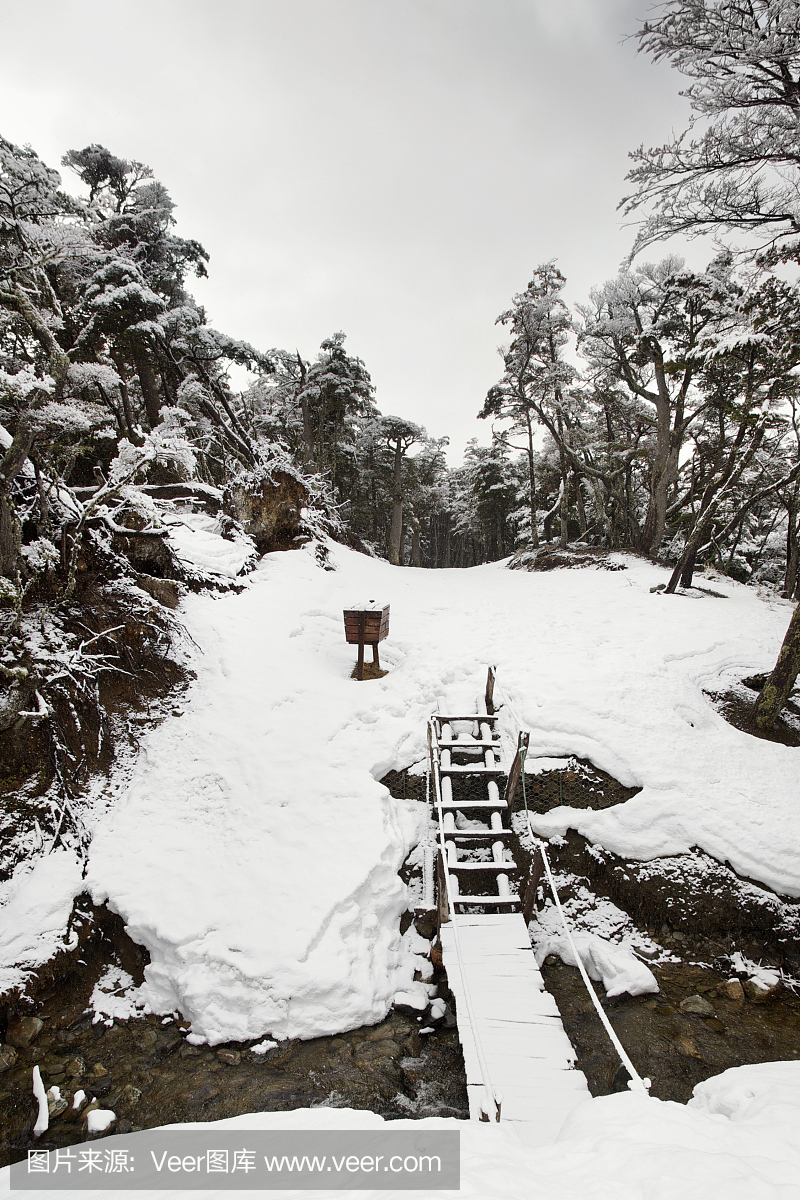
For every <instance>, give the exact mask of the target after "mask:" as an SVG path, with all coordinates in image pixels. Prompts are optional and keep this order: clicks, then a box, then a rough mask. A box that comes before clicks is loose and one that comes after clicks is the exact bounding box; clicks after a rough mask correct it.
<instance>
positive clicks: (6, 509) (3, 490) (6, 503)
mask: <svg viewBox="0 0 800 1200" xmlns="http://www.w3.org/2000/svg"><path fill="white" fill-rule="evenodd" d="M32 445H33V433H32V431H31V428H30V422H29V421H26V419H25V414H23V417H22V418H21V420H20V422H19V426H18V428H17V432H16V434H15V436H14V440H13V441H12V443H11V445H10V446H9V448H8V450H7V451H6V452H5V454H4V455H3V458H2V461H0V575H5V576H7V577H8V578H9V579H13V577H14V574H15V572H16V569H17V559H18V557H19V546H20V533H21V529H20V523H19V519H18V517H17V514H16V511H15V509H14V502H13V500H12V499H11V495H10V490H11V484H12V483H13V481H14V480H15V479H16V477H17V475H18V474H19V472H20V471H21V470H22V468H23V465H24V463H25V460H26V458H27V457H28V451H29V450H30V448H31V446H32Z"/></svg>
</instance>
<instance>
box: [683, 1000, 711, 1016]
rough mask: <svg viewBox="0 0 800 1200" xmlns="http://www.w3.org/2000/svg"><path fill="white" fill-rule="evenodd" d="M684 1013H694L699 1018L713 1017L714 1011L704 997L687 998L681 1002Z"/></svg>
mask: <svg viewBox="0 0 800 1200" xmlns="http://www.w3.org/2000/svg"><path fill="white" fill-rule="evenodd" d="M680 1010H681V1012H682V1013H694V1014H696V1016H698V1017H713V1016H714V1009H713V1008H712V1007H711V1005H710V1004H709V1002H708V1001H707V1000H704V999H703V997H702V996H687V997H686V999H685V1000H681V1002H680Z"/></svg>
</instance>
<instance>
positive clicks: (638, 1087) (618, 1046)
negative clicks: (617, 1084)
mask: <svg viewBox="0 0 800 1200" xmlns="http://www.w3.org/2000/svg"><path fill="white" fill-rule="evenodd" d="M490 669H491V670H492V680H493V686H494V687H495V688H497V687H499V689H500V691H501V692H502V694H503V699H504V701H505V706H506V707H507V709H508V711H509V713H510V714H511V716H512V718H513V719H514V723H515V724H516V726H517V728H518V729H520V730H521V729H522V728H523V726H522V723H521V722H520V721H519V717H518V716H517V714H516V713H515V711H514V708H513V706H512V704H511V701H510V700H509V698H508V695H507V693H506V691H505V688H504V687H503V685H502V684H501V683H500V682H499V681H498V679H497V668H496V667H495V668H490ZM519 753H520V758H521V771H520V777H521V781H522V798H523V802H524V805H525V820H526V822H527V825H528V834H529V836H530V838H531V841H532V842H533V845H534V846H535V847H536V848H537V849H538V851H539V853H540V854H541V856H542V862H543V864H544V869H545V873H546V875H547V880H548V883H549V884H550V891H551V892H552V894H553V901H554V903H555V906H556V910H557V912H558V915H559V918H560V920H561V927H562V929H563V930H564V935H565V937H566V939H567V941H568V942H569V946H570V949H571V950H572V954H573V956H574V958H575V962H576V964H577V967H578V970H579V971H580V973H581V978H582V979H583V982H584V984H585V985H586V990H587V991H588V993H589V998H590V1000H591V1001H592V1004H593V1005H594V1008H595V1011H596V1012H597V1015H598V1016H599V1018H600V1020H601V1022H602V1025H603V1028H604V1029H605V1031H606V1033H607V1034H608V1037H609V1039H610V1040H611V1044H612V1045H613V1047H614V1049H615V1050H616V1052H617V1055H618V1056H619V1059H620V1062H621V1063H622V1065H623V1066H624V1067H625V1070H626V1071H627V1072H628V1074H629V1075H630V1079H629V1080H628V1087H629V1089H630V1090H631V1091H633V1092H640V1093H642V1094H643V1095H645V1096H647V1095H648V1094H649V1090H650V1087H651V1080H650V1079H648V1078H647V1077H644V1078H643V1077H642V1076H641V1075H640V1074H639V1072H638V1071H637V1070H636V1068H635V1067H634V1065H633V1063H632V1062H631V1060H630V1057H629V1056H628V1053H627V1051H626V1050H625V1047H624V1046H623V1045H622V1042H621V1041H620V1040H619V1038H618V1037H617V1034H616V1032H615V1030H614V1027H613V1026H612V1024H611V1022H610V1021H609V1019H608V1015H607V1014H606V1012H605V1010H604V1008H603V1006H602V1004H601V1003H600V1000H599V997H598V995H597V992H596V991H595V989H594V985H593V984H592V981H591V979H590V978H589V975H588V973H587V971H586V967H585V966H584V964H583V960H582V958H581V956H580V954H579V953H578V949H577V947H576V945H575V942H574V939H573V937H572V932H571V930H570V928H569V922H568V921H567V916H566V913H565V912H564V909H563V906H562V904H561V900H560V898H559V895H558V889H557V888H556V883H555V879H554V878H553V871H552V868H551V866H550V860H549V858H548V857H547V850H546V848H545V844H544V842H543V841H542V839H541V838H539V837H537V835H536V834H535V833H534V832H533V827H532V826H531V817H530V812H529V811H528V796H527V791H526V788H525V758H526V755H527V743H526V744H521V745H520V749H519Z"/></svg>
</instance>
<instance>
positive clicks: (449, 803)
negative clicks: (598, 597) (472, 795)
mask: <svg viewBox="0 0 800 1200" xmlns="http://www.w3.org/2000/svg"><path fill="white" fill-rule="evenodd" d="M441 807H442V809H444V811H445V812H447V811H448V809H449V810H450V811H453V810H454V809H457V808H462V809H468V808H470V809H476V808H486V809H498V808H508V805H507V804H506V802H505V800H504V799H503V797H502V796H498V798H497V799H496V800H443V801H442V803H441ZM492 832H493V833H494V832H495V830H492ZM496 832H498V833H499V832H500V830H497V831H496Z"/></svg>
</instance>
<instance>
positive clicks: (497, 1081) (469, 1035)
mask: <svg viewBox="0 0 800 1200" xmlns="http://www.w3.org/2000/svg"><path fill="white" fill-rule="evenodd" d="M456 920H457V921H458V932H459V941H460V944H461V953H462V956H463V963H464V974H465V975H466V977H467V980H466V982H467V986H468V987H469V993H470V1002H471V1008H472V1013H473V1016H474V1019H475V1023H476V1024H477V1027H478V1030H477V1032H478V1035H479V1036H480V1039H481V1043H482V1046H483V1054H484V1059H485V1060H486V1062H487V1064H488V1067H489V1072H490V1075H491V1082H492V1087H493V1088H494V1089H495V1091H496V1092H500V1093H501V1094H502V1105H501V1121H502V1122H506V1121H509V1122H511V1123H512V1124H513V1125H514V1126H515V1128H516V1129H517V1130H518V1132H519V1133H520V1135H521V1136H522V1137H523V1138H524V1139H525V1141H526V1142H527V1143H528V1144H529V1145H535V1146H546V1145H550V1144H551V1143H552V1142H554V1141H555V1139H556V1137H557V1135H558V1132H559V1130H560V1129H561V1126H562V1125H563V1124H564V1121H565V1120H566V1118H567V1117H568V1116H569V1114H570V1113H571V1112H572V1110H573V1108H575V1106H576V1105H578V1104H580V1103H581V1101H583V1100H588V1099H589V1094H590V1093H589V1089H588V1087H587V1084H586V1077H585V1076H584V1074H583V1072H582V1071H576V1070H574V1069H573V1063H574V1060H575V1053H574V1051H573V1049H572V1046H571V1044H570V1040H569V1038H568V1037H567V1035H566V1033H565V1032H564V1027H563V1025H562V1024H561V1017H560V1015H559V1011H558V1007H557V1005H556V1002H555V1000H554V999H553V997H552V996H551V995H550V993H549V992H548V991H546V990H545V987H544V982H543V980H542V976H541V974H540V973H539V968H538V967H537V966H536V960H535V958H534V957H533V951H532V950H531V944H530V938H529V937H528V930H527V928H526V926H525V921H524V919H523V916H522V913H503V914H500V915H487V914H472V915H462V916H458V917H456ZM440 936H441V940H442V960H443V963H444V968H445V970H446V971H447V980H448V983H449V984H450V988H451V990H452V992H453V995H454V996H455V1000H456V1008H457V1017H458V1033H459V1038H460V1040H461V1046H462V1050H463V1053H464V1066H465V1068H466V1072H467V1095H468V1097H469V1112H470V1117H471V1118H472V1119H473V1120H480V1119H481V1105H482V1104H483V1103H485V1102H484V1099H483V1078H482V1076H481V1069H480V1064H479V1062H478V1055H477V1051H476V1048H475V1030H474V1029H473V1027H472V1025H471V1023H470V1021H469V1018H468V1011H469V1009H468V1006H467V1003H466V997H465V995H464V979H463V977H462V973H461V966H460V963H459V959H458V955H457V953H456V946H455V933H454V931H453V923H452V921H448V922H447V923H446V924H444V925H442V927H441V933H440Z"/></svg>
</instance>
